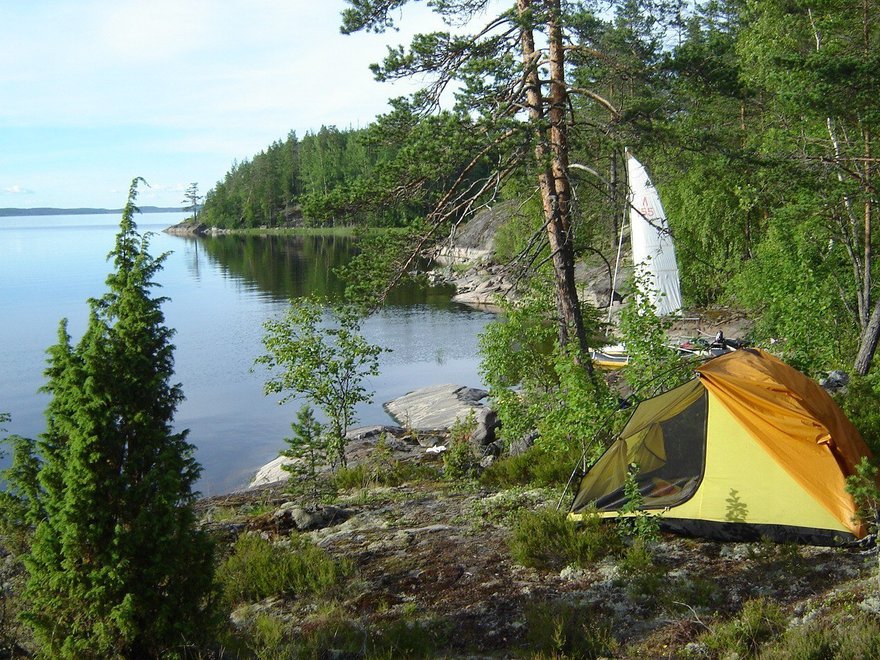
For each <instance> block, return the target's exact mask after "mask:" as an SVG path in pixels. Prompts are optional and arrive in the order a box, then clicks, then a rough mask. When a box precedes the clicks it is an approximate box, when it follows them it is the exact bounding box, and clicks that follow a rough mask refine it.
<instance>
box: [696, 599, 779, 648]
mask: <svg viewBox="0 0 880 660" xmlns="http://www.w3.org/2000/svg"><path fill="white" fill-rule="evenodd" d="M785 624H786V619H785V614H784V613H783V612H782V609H781V608H780V607H779V605H777V604H776V603H774V602H772V601H769V600H767V599H764V598H755V599H752V600H749V601H746V603H745V604H744V605H743V608H742V611H741V612H740V614H739V616H738V617H737V618H736V619H733V620H732V621H728V622H726V623H722V624H720V625H718V626H716V627H715V629H714V630H712V632H711V633H709V634H708V635H707V636H706V638H705V639H704V641H705V642H706V646H707V647H708V648H709V650H710V651H713V652H714V653H716V654H718V655H728V654H731V653H738V654H739V655H741V656H746V657H754V656H755V655H757V653H758V651H759V650H760V648H761V646H762V645H763V644H765V643H767V642H768V641H770V640H772V639H773V638H774V637H776V636H777V635H779V634H780V633H781V632H782V631H783V630H785Z"/></svg>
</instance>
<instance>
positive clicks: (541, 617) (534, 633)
mask: <svg viewBox="0 0 880 660" xmlns="http://www.w3.org/2000/svg"><path fill="white" fill-rule="evenodd" d="M526 621H527V629H528V641H529V646H530V647H531V648H532V650H534V651H536V652H537V655H536V656H535V657H537V658H542V657H547V658H570V659H572V660H575V659H579V658H600V657H606V656H611V655H612V654H613V653H614V651H615V649H616V648H617V641H616V640H615V639H614V635H613V634H612V632H611V630H612V628H611V623H610V621H609V619H608V617H607V616H605V615H603V614H602V613H601V612H599V611H590V610H589V609H587V610H586V611H585V608H583V607H578V606H575V605H573V604H568V603H540V604H537V605H534V606H532V607H531V608H529V609H528V610H527V611H526Z"/></svg>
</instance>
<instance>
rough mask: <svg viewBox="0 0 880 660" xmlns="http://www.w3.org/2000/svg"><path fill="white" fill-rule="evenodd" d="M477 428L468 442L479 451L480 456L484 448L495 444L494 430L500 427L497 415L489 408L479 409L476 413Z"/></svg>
mask: <svg viewBox="0 0 880 660" xmlns="http://www.w3.org/2000/svg"><path fill="white" fill-rule="evenodd" d="M476 421H477V427H476V428H475V429H474V430H473V432H471V436H470V438H468V442H470V443H471V444H472V445H473V446H474V447H475V448H476V449H479V450H480V455H481V456H482V455H483V454H484V453H485V451H483V450H484V449H485V447H487V446H488V445H490V444H492V443H493V442H495V430H496V429H497V428H498V427H499V426H500V424H499V422H498V413H497V412H495V411H494V410H492V409H491V408H486V407H483V408H480V410H479V412H477V420H476Z"/></svg>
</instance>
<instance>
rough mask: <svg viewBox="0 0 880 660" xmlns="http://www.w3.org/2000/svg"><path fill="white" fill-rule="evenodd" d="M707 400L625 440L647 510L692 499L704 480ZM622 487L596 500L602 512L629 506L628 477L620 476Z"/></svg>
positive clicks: (704, 398)
mask: <svg viewBox="0 0 880 660" xmlns="http://www.w3.org/2000/svg"><path fill="white" fill-rule="evenodd" d="M708 410H709V405H708V396H707V394H706V392H705V390H704V391H703V393H702V395H701V396H700V397H699V398H697V399H696V401H694V402H693V403H691V404H690V405H689V406H688V407H687V408H685V409H684V410H682V411H681V412H679V413H677V414H675V415H673V416H672V417H669V418H668V419H662V418H661V419H657V420H656V421H654V422H653V423H651V424H649V425H647V426H646V427H645V428H643V429H642V430H640V431H639V432H638V433H635V434H634V435H632V436H630V437H628V438H625V439H624V440H625V442H626V447H627V451H626V465H627V466H632V465H635V466H637V467H638V471H637V473H636V474H635V480H636V483H637V484H638V486H639V491H640V492H641V494H642V498H643V505H642V508H643V509H662V508H666V507H670V506H675V505H678V504H681V503H682V502H685V501H686V500H688V499H690V498H691V497H692V496H693V494H694V493H695V492H696V491H697V488H698V486H699V485H700V481H701V480H702V478H703V469H704V467H705V462H706V461H705V458H706V429H707V418H708ZM618 474H619V479H620V482H619V484H617V487H616V488H614V489H613V490H611V491H610V492H608V493H607V494H606V495H603V496H602V497H599V498H598V499H597V500H596V508H597V509H598V510H599V511H615V510H618V509H620V508H622V507H623V506H624V505H625V504H626V503H627V497H626V495H625V493H624V486H625V479H626V473H625V471H624V472H623V473H621V472H618Z"/></svg>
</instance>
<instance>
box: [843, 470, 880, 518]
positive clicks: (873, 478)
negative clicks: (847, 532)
mask: <svg viewBox="0 0 880 660" xmlns="http://www.w3.org/2000/svg"><path fill="white" fill-rule="evenodd" d="M846 492H847V493H849V494H850V495H852V498H853V501H854V502H855V504H856V519H857V521H858V522H860V523H861V524H863V525H865V527H866V528H867V530H868V533H870V534H877V532H878V530H880V486H878V485H877V466H876V465H874V464H873V463H872V462H871V461H870V460H868V457H867V456H862V459H861V460H860V461H859V462H858V464H856V473H855V474H851V475H849V476H848V477H847V478H846Z"/></svg>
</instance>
